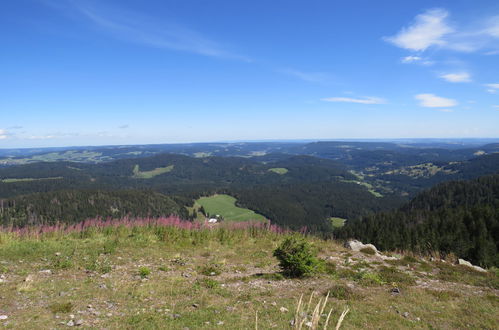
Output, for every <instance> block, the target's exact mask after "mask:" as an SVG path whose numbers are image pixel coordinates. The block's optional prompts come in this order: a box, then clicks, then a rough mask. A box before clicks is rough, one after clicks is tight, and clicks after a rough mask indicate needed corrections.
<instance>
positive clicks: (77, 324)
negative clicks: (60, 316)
mask: <svg viewBox="0 0 499 330" xmlns="http://www.w3.org/2000/svg"><path fill="white" fill-rule="evenodd" d="M75 324H76V326H80V325H82V324H83V320H78V321H76V323H75Z"/></svg>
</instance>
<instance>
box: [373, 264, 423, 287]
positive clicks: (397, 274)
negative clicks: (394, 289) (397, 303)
mask: <svg viewBox="0 0 499 330" xmlns="http://www.w3.org/2000/svg"><path fill="white" fill-rule="evenodd" d="M378 272H379V275H380V276H381V278H382V279H383V281H385V282H387V283H395V284H397V285H413V284H414V283H415V280H414V278H413V277H412V276H411V275H409V274H406V273H404V272H401V271H399V270H398V269H396V268H393V267H385V266H382V267H381V268H380V269H379V270H378Z"/></svg>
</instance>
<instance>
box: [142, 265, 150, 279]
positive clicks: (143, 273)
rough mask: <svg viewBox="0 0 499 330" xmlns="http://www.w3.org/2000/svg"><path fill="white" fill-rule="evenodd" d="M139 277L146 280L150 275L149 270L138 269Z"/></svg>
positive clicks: (145, 268)
mask: <svg viewBox="0 0 499 330" xmlns="http://www.w3.org/2000/svg"><path fill="white" fill-rule="evenodd" d="M139 275H140V277H142V278H146V277H147V276H149V275H151V270H150V269H149V268H148V267H145V266H142V267H139Z"/></svg>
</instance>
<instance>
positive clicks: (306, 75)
mask: <svg viewBox="0 0 499 330" xmlns="http://www.w3.org/2000/svg"><path fill="white" fill-rule="evenodd" d="M278 71H279V72H280V73H283V74H286V75H288V76H293V77H296V78H298V79H301V80H304V81H308V82H324V81H326V80H328V79H329V78H330V76H329V75H328V74H327V73H325V72H305V71H300V70H296V69H289V68H288V69H281V70H278Z"/></svg>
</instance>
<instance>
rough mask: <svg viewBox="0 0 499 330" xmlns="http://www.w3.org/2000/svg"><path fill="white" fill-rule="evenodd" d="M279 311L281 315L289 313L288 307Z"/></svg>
mask: <svg viewBox="0 0 499 330" xmlns="http://www.w3.org/2000/svg"><path fill="white" fill-rule="evenodd" d="M279 310H280V311H281V313H287V312H289V309H287V308H286V307H281V308H279Z"/></svg>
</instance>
